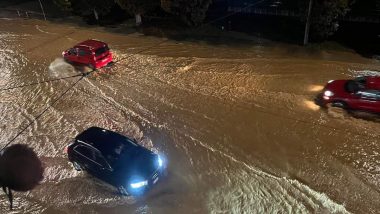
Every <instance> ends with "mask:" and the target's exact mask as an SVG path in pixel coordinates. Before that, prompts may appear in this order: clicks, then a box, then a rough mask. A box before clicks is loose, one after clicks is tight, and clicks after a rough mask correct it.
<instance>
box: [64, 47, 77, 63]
mask: <svg viewBox="0 0 380 214" xmlns="http://www.w3.org/2000/svg"><path fill="white" fill-rule="evenodd" d="M77 57H78V51H77V49H76V48H70V49H69V51H68V52H67V55H66V58H67V59H68V60H69V61H76V60H77Z"/></svg>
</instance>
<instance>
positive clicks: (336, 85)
mask: <svg viewBox="0 0 380 214" xmlns="http://www.w3.org/2000/svg"><path fill="white" fill-rule="evenodd" d="M346 82H347V80H334V81H332V82H330V83H327V85H326V86H325V88H324V91H327V90H329V91H331V92H333V93H334V94H336V95H337V94H342V93H346V92H345V89H344V86H345V84H346Z"/></svg>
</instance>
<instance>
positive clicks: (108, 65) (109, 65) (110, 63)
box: [107, 61, 115, 67]
mask: <svg viewBox="0 0 380 214" xmlns="http://www.w3.org/2000/svg"><path fill="white" fill-rule="evenodd" d="M113 64H115V63H114V62H113V61H111V62H109V63H108V64H107V67H111V66H112V65H113Z"/></svg>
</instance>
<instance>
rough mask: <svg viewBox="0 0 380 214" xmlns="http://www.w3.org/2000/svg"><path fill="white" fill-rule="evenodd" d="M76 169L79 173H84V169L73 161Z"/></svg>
mask: <svg viewBox="0 0 380 214" xmlns="http://www.w3.org/2000/svg"><path fill="white" fill-rule="evenodd" d="M73 166H74V169H75V170H77V171H82V167H81V166H80V165H79V164H78V163H77V162H75V161H73Z"/></svg>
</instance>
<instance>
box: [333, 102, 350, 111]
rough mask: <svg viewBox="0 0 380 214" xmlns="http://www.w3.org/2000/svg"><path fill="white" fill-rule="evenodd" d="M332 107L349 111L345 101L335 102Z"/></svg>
mask: <svg viewBox="0 0 380 214" xmlns="http://www.w3.org/2000/svg"><path fill="white" fill-rule="evenodd" d="M331 106H332V107H338V108H342V109H347V104H346V103H345V102H343V101H334V102H333V103H332V104H331Z"/></svg>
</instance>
